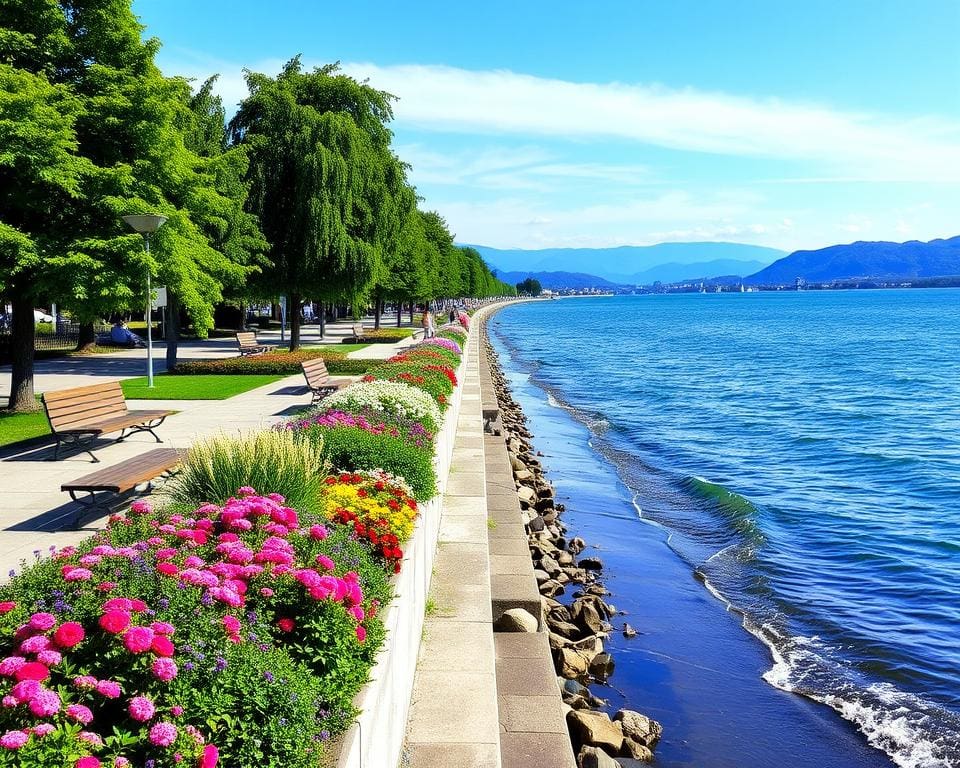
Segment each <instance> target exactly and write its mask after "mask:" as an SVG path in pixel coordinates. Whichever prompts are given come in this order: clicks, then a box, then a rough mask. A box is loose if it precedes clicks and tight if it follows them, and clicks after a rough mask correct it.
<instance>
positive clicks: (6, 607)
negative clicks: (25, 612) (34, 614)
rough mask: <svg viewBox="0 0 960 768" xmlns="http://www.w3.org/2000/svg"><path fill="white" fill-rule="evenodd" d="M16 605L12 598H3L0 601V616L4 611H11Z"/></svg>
mask: <svg viewBox="0 0 960 768" xmlns="http://www.w3.org/2000/svg"><path fill="white" fill-rule="evenodd" d="M16 607H17V604H16V603H15V602H13V601H12V600H4V601H3V602H2V603H0V616H2V615H3V614H5V613H10V611H12V610H13V609H14V608H16Z"/></svg>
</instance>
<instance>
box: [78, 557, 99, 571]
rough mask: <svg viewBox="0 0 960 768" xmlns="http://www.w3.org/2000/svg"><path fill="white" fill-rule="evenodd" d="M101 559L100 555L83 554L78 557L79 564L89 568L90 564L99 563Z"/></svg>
mask: <svg viewBox="0 0 960 768" xmlns="http://www.w3.org/2000/svg"><path fill="white" fill-rule="evenodd" d="M101 560H103V558H102V557H101V556H100V555H94V554H89V555H84V556H83V557H81V558H80V565H82V566H84V567H87V568H89V567H90V566H91V565H97V564H99V562H100V561H101Z"/></svg>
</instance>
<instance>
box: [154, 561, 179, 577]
mask: <svg viewBox="0 0 960 768" xmlns="http://www.w3.org/2000/svg"><path fill="white" fill-rule="evenodd" d="M157 573H161V574H163V575H164V576H176V575H177V574H178V573H180V569H179V568H177V566H176V565H174V564H173V563H168V562H164V563H157Z"/></svg>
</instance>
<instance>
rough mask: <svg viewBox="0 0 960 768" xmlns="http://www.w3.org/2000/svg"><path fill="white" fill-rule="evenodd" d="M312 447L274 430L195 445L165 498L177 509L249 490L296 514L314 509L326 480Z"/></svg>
mask: <svg viewBox="0 0 960 768" xmlns="http://www.w3.org/2000/svg"><path fill="white" fill-rule="evenodd" d="M316 448H317V446H316V445H309V444H307V443H305V442H304V441H301V440H298V439H297V437H296V436H295V435H294V434H293V433H291V432H278V431H276V430H263V431H260V432H254V433H253V434H250V435H244V436H242V437H231V436H227V435H219V436H217V437H212V438H208V439H206V440H202V441H199V442H196V443H194V444H193V446H192V447H191V448H190V451H189V452H188V453H187V456H186V458H185V459H184V461H183V465H182V467H181V469H180V472H179V473H178V474H177V476H176V478H175V479H174V480H173V481H172V482H171V483H170V497H171V498H172V499H173V500H174V501H176V502H178V503H182V504H194V505H196V504H204V503H206V502H211V503H215V504H218V503H222V502H224V501H226V500H227V499H228V498H230V497H231V496H233V495H234V494H236V492H237V489H238V488H242V487H244V486H249V487H251V488H270V489H271V493H279V494H281V495H282V496H284V497H285V498H286V499H287V504H289V505H290V506H291V507H294V508H296V509H301V510H310V509H315V508H316V504H317V497H318V493H319V489H320V486H321V485H322V482H323V477H324V476H325V475H326V466H325V465H324V463H323V460H322V459H321V457H320V455H319V454H318V452H317V450H316Z"/></svg>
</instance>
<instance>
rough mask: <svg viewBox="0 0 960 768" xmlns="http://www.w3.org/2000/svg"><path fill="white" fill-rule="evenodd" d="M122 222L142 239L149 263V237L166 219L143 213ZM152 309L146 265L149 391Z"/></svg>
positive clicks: (150, 386) (148, 271) (150, 384)
mask: <svg viewBox="0 0 960 768" xmlns="http://www.w3.org/2000/svg"><path fill="white" fill-rule="evenodd" d="M123 220H124V221H125V222H127V224H129V225H130V227H131V228H132V229H133V230H134V231H136V232H139V233H140V235H141V236H142V237H143V247H144V249H146V252H147V260H148V261H149V257H150V235H152V234H153V233H154V232H156V231H157V230H158V229H160V227H162V226H163V224H164V222H165V221H166V220H167V217H166V216H158V215H157V214H155V213H144V214H137V215H134V216H124V217H123ZM152 308H153V295H152V293H151V291H150V265H149V264H147V317H146V319H147V387H149V388H151V389H152V388H153V323H152V322H150V320H151V318H150V310H151V309H152Z"/></svg>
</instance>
